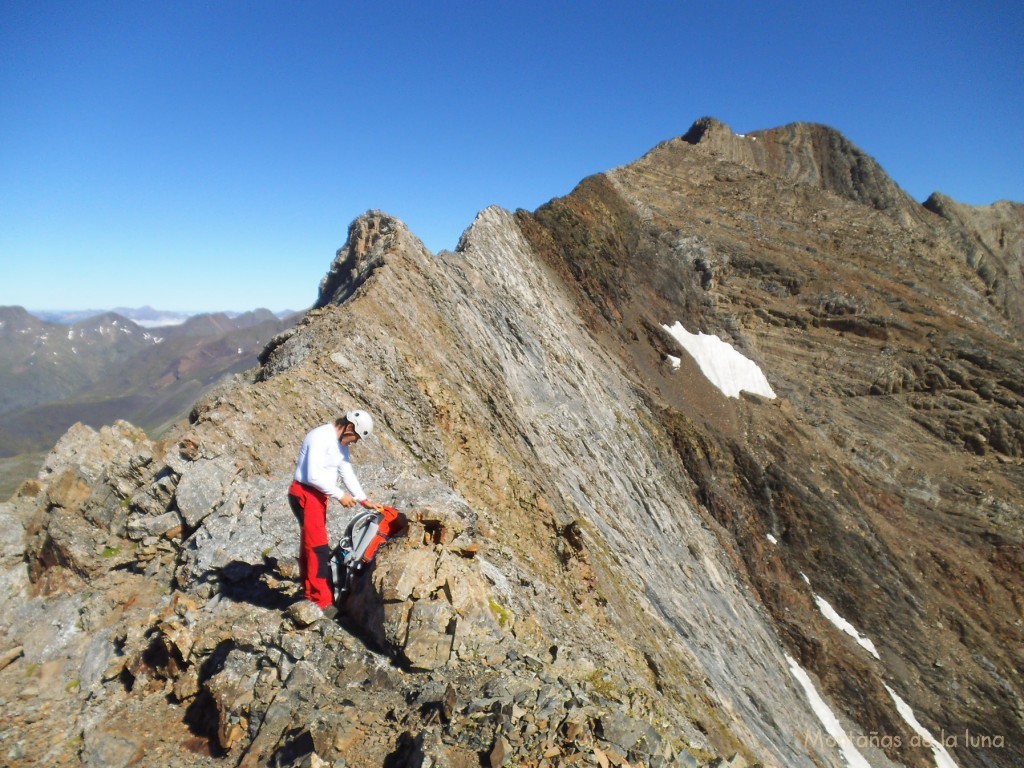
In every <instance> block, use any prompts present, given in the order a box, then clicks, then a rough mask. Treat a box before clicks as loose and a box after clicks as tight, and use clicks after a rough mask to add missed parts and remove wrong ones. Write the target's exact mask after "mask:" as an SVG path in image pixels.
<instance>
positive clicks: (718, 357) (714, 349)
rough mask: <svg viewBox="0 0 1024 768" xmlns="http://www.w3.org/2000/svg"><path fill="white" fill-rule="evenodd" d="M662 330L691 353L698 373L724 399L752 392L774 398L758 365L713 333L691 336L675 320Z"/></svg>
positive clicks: (773, 393)
mask: <svg viewBox="0 0 1024 768" xmlns="http://www.w3.org/2000/svg"><path fill="white" fill-rule="evenodd" d="M661 327H662V328H664V329H665V331H667V332H668V334H669V335H670V336H672V338H674V339H675V340H676V341H677V342H679V345H680V346H681V347H682V348H683V349H685V350H686V351H687V352H688V353H690V356H691V357H693V359H694V360H696V361H697V365H698V366H700V371H701V373H703V374H704V375H705V376H706V377H707V379H708V381H710V382H711V383H712V384H714V385H715V386H716V387H718V389H720V390H721V391H722V394H724V395H725V396H726V397H739V396H740V392H751V393H753V394H755V395H761V396H762V397H767V398H770V399H773V400H774V399H775V397H776V395H775V392H774V391H772V388H771V385H770V384H769V383H768V379H767V378H765V375H764V373H763V372H762V371H761V369H760V368H759V367H758V366H757V363H755V362H754V361H753V360H751V359H750V358H748V357H744V356H743V355H742V354H741V353H740V352H737V351H736V348H735V347H734V346H733V345H732V344H729V343H728V342H725V341H722V340H721V339H720V338H718V337H717V336H715V335H714V334H708V333H696V334H693V333H690V332H689V331H687V330H686V329H685V328H684V327H683V324H682V323H680V322H678V321H677V322H676V323H675V325H671V326H668V325H662V326H661Z"/></svg>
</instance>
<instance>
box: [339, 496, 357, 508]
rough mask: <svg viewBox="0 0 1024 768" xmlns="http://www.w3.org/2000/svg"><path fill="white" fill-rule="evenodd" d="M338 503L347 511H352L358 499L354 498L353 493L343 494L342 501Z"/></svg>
mask: <svg viewBox="0 0 1024 768" xmlns="http://www.w3.org/2000/svg"><path fill="white" fill-rule="evenodd" d="M338 503H339V504H341V506H343V507H345V509H352V507H354V506H355V505H356V497H355V496H353V495H352V494H351V493H346V494H343V495H342V497H341V498H340V499H338Z"/></svg>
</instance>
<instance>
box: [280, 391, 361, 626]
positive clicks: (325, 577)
mask: <svg viewBox="0 0 1024 768" xmlns="http://www.w3.org/2000/svg"><path fill="white" fill-rule="evenodd" d="M371 432H373V419H372V418H371V417H370V414H368V413H367V412H366V411H358V410H357V411H349V412H348V413H347V414H345V416H344V417H342V418H340V419H338V420H337V421H335V422H334V423H333V424H324V425H323V426H320V427H317V428H316V429H314V430H312V431H311V432H310V433H309V434H307V435H306V438H305V439H304V440H303V441H302V448H301V449H300V450H299V460H298V463H297V464H296V466H295V479H294V481H293V482H292V484H291V487H289V489H288V503H289V504H291V508H292V512H294V513H295V517H296V518H297V519H298V521H299V525H300V526H302V543H301V546H300V549H299V576H300V578H301V579H302V582H303V585H304V587H305V590H306V599H307V600H311V601H312V602H314V603H316V604H317V605H318V606H320V608H322V609H329V608H331V607H332V606H333V604H334V587H333V584H332V583H331V547H330V544H329V543H328V540H327V500H328V499H329V498H331V499H336V500H337V501H338V503H339V504H341V505H342V506H343V507H346V508H352V507H354V506H355V505H356V503H359V504H362V505H363V506H364V507H372V506H373V504H371V503H370V500H369V499H367V498H366V494H365V493H363V488H362V486H361V485H360V484H359V479H358V478H357V477H356V473H355V470H353V469H352V463H351V461H350V459H349V447H350V446H352V445H354V444H355V443H357V442H358V441H359V440H360V439H362V438H364V437H369V435H370V433H371ZM339 473H340V474H341V479H342V481H344V483H345V487H346V488H347V490H342V488H341V487H340V486H339V485H338V474H339Z"/></svg>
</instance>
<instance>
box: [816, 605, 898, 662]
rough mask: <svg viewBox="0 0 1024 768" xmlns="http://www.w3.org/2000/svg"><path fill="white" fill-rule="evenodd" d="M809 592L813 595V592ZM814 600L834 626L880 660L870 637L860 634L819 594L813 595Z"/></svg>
mask: <svg viewBox="0 0 1024 768" xmlns="http://www.w3.org/2000/svg"><path fill="white" fill-rule="evenodd" d="M811 594H812V595H814V593H813V592H812V593H811ZM814 602H815V603H817V605H818V610H819V611H821V613H822V615H823V616H824V617H825V618H826V619H828V620H829V621H830V622H832V625H833V626H834V627H837V628H838V629H841V630H842V631H843V632H845V633H846V634H848V635H849V636H850V637H852V638H853V639H854V640H856V641H857V645H859V646H860V647H861V648H864V649H865V650H866V651H867V652H868V653H870V654H871V655H872V656H874V657H875V658H876V659H878V660H879V661H881V657H880V656H879V655H878V649H877V648H875V644H874V643H873V642H871V639H870V638H867V637H865V636H864V635H862V634H861V633H860V632H858V631H857V628H856V627H855V626H853V624H851V623H850V622H848V621H847V620H846V619H844V618H843V617H842V616H840V615H839V613H838V612H837V611H836V609H835V608H833V607H832V605H831V604H830V603H829V601H828V600H826V599H825V598H824V597H821V596H820V595H814Z"/></svg>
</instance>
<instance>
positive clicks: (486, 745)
mask: <svg viewBox="0 0 1024 768" xmlns="http://www.w3.org/2000/svg"><path fill="white" fill-rule="evenodd" d="M769 134H770V135H771V136H770V138H769ZM757 136H758V138H757V139H753V138H751V137H738V136H734V135H732V134H731V132H730V131H728V129H727V128H726V127H725V126H723V125H722V124H720V123H716V122H713V121H706V120H705V121H700V122H699V123H698V124H697V125H695V126H694V128H693V129H691V131H690V132H689V133H688V134H687V136H686V137H684V138H682V139H678V140H674V141H671V142H666V143H665V144H663V145H661V146H659V147H658V148H656V149H654V150H652V152H650V153H648V155H646V156H645V157H644V158H642V159H641V160H639V161H637V162H636V163H633V164H631V165H629V166H625V167H623V168H619V169H615V170H614V171H610V172H608V173H606V174H601V175H598V176H595V177H592V178H590V179H587V180H585V181H584V182H582V183H581V184H580V185H579V187H577V189H576V190H574V191H573V193H572V194H570V195H568V196H566V197H564V198H560V199H557V200H553V201H552V202H551V203H549V204H548V205H546V206H543V207H542V208H541V209H539V210H538V211H535V212H533V213H528V212H525V211H518V212H515V213H510V212H507V211H503V210H500V209H497V208H490V209H487V210H485V211H483V212H481V213H480V214H479V215H478V217H477V219H476V221H475V222H474V223H473V225H472V226H471V227H470V228H469V229H467V231H466V232H465V234H464V236H463V238H462V240H461V241H460V243H459V246H458V248H457V249H456V251H455V252H452V253H449V252H442V253H440V254H432V253H430V252H429V251H427V250H426V248H424V246H423V245H422V243H420V241H419V240H418V239H417V238H416V237H415V236H414V235H413V234H412V233H411V232H410V231H409V230H408V228H407V227H406V226H405V225H404V224H403V223H402V222H401V221H399V220H397V219H395V218H393V217H391V216H388V215H387V214H384V213H382V212H379V211H371V212H369V213H367V214H366V215H364V216H362V217H360V218H359V219H357V220H356V221H355V222H354V223H353V224H352V226H351V227H350V229H349V237H348V240H347V242H346V244H345V245H344V246H343V248H342V249H340V250H339V251H338V254H337V258H336V259H335V262H334V264H333V265H332V266H331V269H330V271H329V273H328V275H327V276H326V277H325V279H324V281H323V283H322V285H321V292H320V299H319V300H318V302H317V307H316V308H315V309H314V310H312V311H310V312H309V313H308V314H307V315H306V316H305V317H304V318H303V320H302V321H301V322H300V323H299V324H298V325H297V326H296V327H294V328H293V329H290V330H289V331H287V332H285V333H283V334H281V335H279V336H278V337H277V338H275V339H274V341H273V342H272V343H271V344H270V345H268V347H267V348H266V349H265V350H264V352H263V354H262V355H261V358H260V362H261V365H260V367H259V368H258V369H256V370H254V371H252V372H251V373H250V374H249V375H245V376H241V377H238V378H236V379H235V380H233V381H231V382H228V383H226V384H224V385H223V386H221V387H220V388H219V389H218V390H216V391H215V392H213V393H211V394H209V395H208V396H206V397H205V398H204V399H203V400H202V401H200V402H199V403H197V404H196V406H195V408H194V409H193V411H192V413H191V416H190V418H189V421H188V423H187V424H182V425H180V426H179V427H178V428H176V429H175V430H173V431H172V432H171V433H170V434H169V435H168V436H167V437H166V438H165V439H162V440H160V441H152V440H149V439H148V438H147V437H146V436H145V434H143V433H142V432H141V431H140V430H137V429H135V428H133V427H132V426H131V425H128V424H125V423H118V424H115V425H113V426H111V427H106V428H104V429H102V430H100V431H98V432H97V431H94V430H91V429H88V428H85V427H76V428H75V429H73V430H72V431H71V432H69V433H68V434H67V435H66V436H65V437H64V438H63V439H62V440H61V442H60V443H59V444H58V446H57V447H56V448H55V450H54V451H53V453H51V455H50V457H49V458H48V459H47V462H46V467H45V469H44V472H43V473H42V474H41V476H40V478H39V479H38V480H37V481H32V482H29V483H26V484H25V485H23V486H22V488H21V489H20V491H19V493H18V494H16V495H15V497H13V498H12V499H11V500H10V501H8V502H7V503H5V504H0V523H2V525H0V528H2V529H3V530H4V533H3V538H2V540H0V565H2V571H0V577H2V580H3V581H2V584H0V585H2V586H3V587H4V589H3V591H2V593H0V638H2V640H0V642H2V645H0V705H2V706H3V707H4V711H5V712H6V713H9V715H8V721H9V724H8V725H7V727H6V728H5V729H4V730H3V732H2V733H0V754H3V755H4V756H5V758H4V759H5V760H6V762H7V763H9V764H11V765H32V764H51V763H52V764H69V765H75V764H81V765H88V766H99V765H103V766H128V765H154V766H156V765H160V766H172V767H173V766H184V765H206V766H221V765H232V766H235V765H237V766H252V767H255V766H262V765H276V766H283V765H321V764H327V765H346V766H379V765H389V766H405V765H408V766H426V765H454V766H459V765H466V766H469V765H473V766H475V765H480V764H481V763H482V764H486V765H492V766H497V765H512V764H520V765H536V766H542V765H543V766H556V765H573V764H579V763H582V762H585V763H587V764H596V765H601V766H607V765H615V766H620V765H626V764H627V763H628V764H629V765H645V766H670V765H683V766H699V765H705V764H712V765H732V766H741V765H748V766H749V765H754V764H761V765H765V766H779V768H781V767H782V766H786V767H788V766H837V767H838V766H841V765H844V764H845V763H846V761H847V760H848V757H849V753H848V752H847V753H845V754H846V756H844V751H843V748H842V747H840V746H839V745H838V744H837V741H836V739H835V735H834V731H830V730H829V729H830V728H833V729H834V728H837V727H842V728H843V729H845V732H846V733H847V734H849V737H850V740H851V743H852V744H853V745H854V746H856V747H857V748H858V749H859V751H860V752H861V753H862V754H863V756H864V757H865V758H866V759H867V760H868V761H869V762H870V764H871V765H872V766H876V767H877V766H890V765H905V766H915V767H916V766H926V765H932V764H934V763H933V760H934V758H933V754H932V750H931V748H929V747H928V745H927V744H926V743H923V742H922V740H921V737H920V735H918V734H917V732H916V731H915V730H914V728H913V727H912V726H911V725H910V724H909V723H908V722H907V720H906V719H905V718H904V716H903V714H902V712H903V711H904V709H905V708H906V707H911V708H912V709H913V711H914V712H915V713H916V716H917V719H918V720H919V721H920V724H921V725H922V726H923V727H924V728H926V729H927V730H928V731H930V732H931V733H934V734H936V735H939V734H950V735H955V738H954V739H953V740H952V741H950V742H948V743H947V744H946V745H945V746H947V747H948V749H949V752H950V754H951V755H952V756H953V757H954V758H955V759H956V761H957V764H958V765H960V766H962V767H964V768H966V767H968V766H969V767H971V768H973V767H974V766H979V767H980V766H991V765H994V766H1011V765H1015V764H1016V763H1017V762H1018V761H1019V760H1020V758H1021V751H1020V743H1021V739H1020V737H1021V735H1022V734H1024V727H1022V722H1024V720H1022V717H1024V710H1022V706H1021V696H1022V694H1024V692H1022V690H1021V686H1020V673H1021V670H1022V669H1024V658H1022V656H1021V648H1022V647H1024V643H1022V642H1021V640H1022V639H1024V637H1022V630H1021V625H1020V616H1021V613H1022V606H1021V602H1020V597H1019V595H1020V594H1022V590H1021V587H1024V584H1022V583H1021V581H1022V576H1021V573H1022V568H1021V566H1022V565H1024V561H1022V560H1021V555H1020V553H1021V551H1022V548H1021V543H1022V536H1024V531H1022V529H1021V525H1020V520H1019V514H1018V513H1017V510H1019V508H1020V507H1021V502H1022V499H1024V472H1022V465H1021V457H1022V455H1024V422H1022V420H1021V413H1022V410H1024V391H1022V389H1021V385H1020V382H1019V375H1017V372H1019V371H1020V370H1022V369H1024V353H1022V351H1021V346H1020V335H1019V332H1018V330H1017V329H1016V327H1015V326H1014V323H1013V321H1012V319H1011V318H1010V317H1009V316H1008V309H1007V308H1008V307H1010V306H1012V304H1011V303H1010V302H1008V301H1007V302H1002V303H1000V302H998V301H997V302H993V301H991V296H990V295H989V289H990V287H991V286H987V285H986V283H985V282H983V279H982V278H983V276H979V272H978V271H977V269H976V264H975V265H972V264H971V263H970V258H971V257H969V255H968V254H967V253H966V252H965V250H964V245H963V242H964V241H963V240H962V239H961V238H960V237H959V236H958V234H957V233H958V232H960V231H961V230H962V229H963V227H964V224H963V222H962V221H960V222H959V223H955V226H954V223H952V222H951V221H948V220H942V219H940V218H938V217H935V216H934V215H933V214H932V213H930V212H928V211H927V210H925V209H924V208H922V207H921V206H916V204H914V203H913V202H912V201H909V199H905V195H903V194H902V192H901V191H900V190H899V189H898V187H896V186H895V184H893V183H892V182H891V180H888V178H887V177H885V175H884V173H883V172H882V171H881V169H879V168H878V167H877V164H874V161H871V160H870V158H867V157H866V156H865V155H863V153H861V152H860V151H859V150H857V149H856V147H853V145H852V144H850V143H849V142H847V141H846V140H845V139H843V138H842V137H841V136H840V135H839V134H837V133H835V132H834V131H831V130H829V129H825V128H822V127H819V126H802V125H798V126H793V127H789V128H785V129H777V130H776V131H769V132H762V133H760V134H757ZM762 137H763V138H762ZM757 142H762V143H763V144H764V145H765V148H763V149H760V148H759V149H749V151H748V149H745V148H744V147H746V145H747V144H748V143H753V144H757ZM915 206H916V207H915ZM947 218H948V217H947ZM985 231H986V232H987V231H988V230H985ZM985 237H986V238H987V237H988V234H986V235H985ZM978 242H980V243H981V244H982V245H984V243H985V242H986V241H983V240H981V239H978ZM982 245H979V246H977V247H982ZM985 247H989V246H985ZM1008 247H1009V248H1010V249H1011V250H1012V247H1013V246H1008ZM1001 285H1003V286H1004V287H1005V286H1006V285H1009V286H1010V287H1009V288H1007V295H1009V294H1012V293H1013V292H1014V289H1013V284H1012V281H1008V282H1005V283H1001ZM676 321H680V322H682V323H683V325H684V326H686V327H687V328H688V329H690V330H691V331H697V330H700V331H704V332H708V333H715V334H718V335H720V336H721V337H722V338H724V339H726V340H727V341H729V342H730V343H731V344H732V345H733V346H734V348H735V349H737V350H739V351H741V352H742V353H743V354H745V355H746V356H747V357H748V358H749V359H752V360H754V361H755V362H757V363H758V364H759V365H760V366H761V368H762V369H763V370H764V372H765V374H766V376H767V378H768V379H769V381H770V383H771V386H772V389H773V390H774V391H775V392H776V393H777V394H778V397H777V398H776V399H774V400H769V399H765V398H764V397H760V396H743V397H740V398H728V397H726V396H725V395H724V394H722V392H720V391H719V390H717V389H716V388H715V387H714V386H713V385H712V384H711V383H710V381H709V380H708V379H706V378H704V377H703V375H702V374H701V373H700V370H699V369H698V367H697V364H696V363H695V362H694V360H692V359H690V358H688V357H687V356H686V354H685V353H684V352H683V351H682V350H681V349H679V348H678V347H677V346H676V345H675V342H674V341H673V340H672V337H670V336H668V335H667V334H666V332H665V331H664V330H663V328H664V326H666V325H669V324H671V323H674V322H676ZM670 358H671V359H675V360H676V363H675V364H670V363H668V362H666V361H667V360H669V359H670ZM356 404H358V405H359V406H360V407H364V408H367V409H368V410H370V411H372V412H373V413H374V414H375V416H376V417H377V425H378V426H377V430H376V432H375V435H374V437H373V438H372V439H370V440H367V441H364V442H362V443H360V444H359V445H358V446H357V447H356V449H355V459H356V462H357V464H358V467H359V471H360V476H361V479H362V481H363V485H364V486H365V487H366V488H367V489H368V490H369V491H370V493H371V495H373V497H374V498H375V499H377V500H378V501H381V502H383V503H388V504H392V505H394V506H397V507H399V508H400V509H402V510H403V511H404V512H405V513H406V514H407V515H408V516H409V518H410V521H411V522H410V527H409V530H408V534H407V535H406V536H405V537H404V538H400V539H396V540H394V541H392V542H391V543H390V544H388V545H387V547H386V548H385V549H384V550H383V551H382V553H381V555H380V556H379V557H378V560H377V563H376V567H375V569H374V570H373V571H372V572H371V573H370V574H369V575H368V576H367V578H366V579H364V580H363V582H362V583H361V584H360V586H359V588H358V589H357V590H356V592H355V593H354V594H353V595H352V596H351V597H350V598H349V599H348V600H347V602H346V604H345V605H344V611H343V619H342V621H341V622H340V623H338V622H335V621H331V620H328V619H325V618H323V617H322V616H321V615H320V613H319V611H318V610H317V609H315V607H313V606H310V605H308V604H305V603H304V602H303V601H301V600H298V597H299V595H298V591H297V585H296V584H295V582H294V577H295V572H296V565H295V549H296V546H297V530H296V525H295V521H294V518H293V517H292V515H291V512H290V510H289V508H288V505H287V502H286V500H285V497H284V493H285V489H286V488H287V485H288V481H289V478H290V474H291V471H292V463H293V461H294V457H295V452H296V450H297V446H298V444H299V442H300V441H301V439H302V436H303V435H304V434H305V432H306V431H307V430H308V429H309V428H311V427H312V426H315V425H317V424H320V423H323V422H325V421H328V420H330V419H333V418H334V417H336V416H337V415H338V413H340V412H343V411H344V410H345V409H347V408H348V407H351V406H353V405H356ZM344 523H345V515H344V514H342V513H341V512H340V510H339V509H337V508H335V507H332V509H331V512H330V515H329V524H330V527H331V531H332V537H333V538H337V537H338V535H339V534H340V532H341V529H342V528H343V526H344ZM840 615H841V617H842V620H840V619H839V618H838V617H839V616H840ZM843 620H845V621H846V625H845V627H849V628H845V627H844V624H843ZM854 627H855V629H854ZM851 633H853V634H855V635H856V637H853V636H851ZM860 633H863V634H860ZM804 670H806V672H807V673H810V675H809V676H805V675H806V673H805V672H804ZM814 685H816V686H817V687H818V689H819V690H820V693H821V695H822V696H823V697H824V700H825V701H827V703H828V705H829V706H830V707H831V709H832V711H833V712H834V713H835V715H836V716H837V724H835V725H833V724H831V723H830V724H829V725H826V724H824V723H823V722H822V720H821V718H820V714H821V707H822V706H824V704H818V703H817V702H816V701H815V702H814V703H812V699H813V697H811V698H809V696H810V694H809V693H808V690H809V689H808V688H807V687H806V686H814ZM815 696H817V694H815ZM965 734H968V735H969V734H973V735H974V736H975V738H976V739H978V741H976V742H970V740H969V739H968V738H966V737H965ZM982 739H987V741H982ZM847 749H849V747H847Z"/></svg>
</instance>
